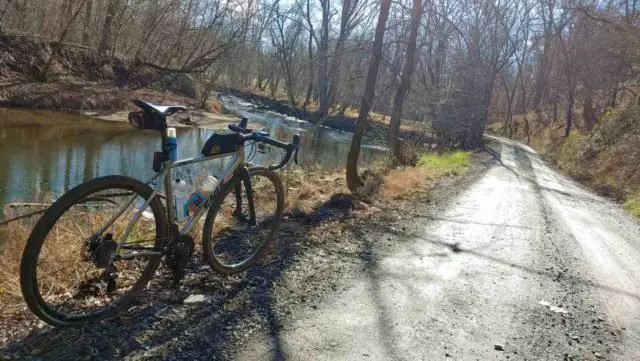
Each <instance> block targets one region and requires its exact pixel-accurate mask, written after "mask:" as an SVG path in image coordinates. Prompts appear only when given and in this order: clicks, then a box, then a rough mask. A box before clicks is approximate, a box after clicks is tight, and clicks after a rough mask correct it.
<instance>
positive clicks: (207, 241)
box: [202, 167, 284, 275]
mask: <svg viewBox="0 0 640 361" xmlns="http://www.w3.org/2000/svg"><path fill="white" fill-rule="evenodd" d="M249 179H250V185H251V186H250V187H251V191H252V192H251V193H252V195H253V197H252V198H253V211H252V207H251V204H250V203H249V201H248V195H247V187H246V182H245V181H243V177H241V176H240V175H236V176H234V178H233V179H232V180H231V181H230V182H229V183H227V184H225V185H224V186H223V187H222V189H221V190H220V193H218V194H217V195H216V197H215V198H214V201H213V204H212V206H211V208H210V209H209V212H208V213H207V217H206V219H205V223H204V227H203V228H204V229H203V235H202V249H203V254H204V259H205V260H206V262H207V263H208V264H209V266H211V268H212V269H213V270H215V271H217V272H219V273H222V274H226V275H229V274H233V273H237V272H241V271H244V270H245V269H247V268H249V267H251V266H252V265H254V264H255V263H256V261H257V260H258V259H259V258H260V257H261V256H262V254H263V253H264V251H265V250H266V248H267V246H268V245H269V244H270V243H271V242H272V241H273V240H274V238H275V237H276V233H277V232H278V228H279V227H280V223H281V222H282V215H283V213H284V188H283V186H282V181H280V178H279V177H278V175H277V174H276V173H275V172H273V171H271V170H268V169H266V168H262V167H252V168H250V169H249Z"/></svg>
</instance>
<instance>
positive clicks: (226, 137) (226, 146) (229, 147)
mask: <svg viewBox="0 0 640 361" xmlns="http://www.w3.org/2000/svg"><path fill="white" fill-rule="evenodd" d="M242 141H243V138H242V135H240V134H237V133H230V134H217V133H215V134H213V135H212V136H211V137H209V139H207V142H206V143H204V146H203V147H202V154H204V155H206V156H211V155H217V154H225V153H231V152H235V151H237V150H238V149H240V145H242Z"/></svg>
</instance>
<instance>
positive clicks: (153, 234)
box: [20, 100, 300, 326]
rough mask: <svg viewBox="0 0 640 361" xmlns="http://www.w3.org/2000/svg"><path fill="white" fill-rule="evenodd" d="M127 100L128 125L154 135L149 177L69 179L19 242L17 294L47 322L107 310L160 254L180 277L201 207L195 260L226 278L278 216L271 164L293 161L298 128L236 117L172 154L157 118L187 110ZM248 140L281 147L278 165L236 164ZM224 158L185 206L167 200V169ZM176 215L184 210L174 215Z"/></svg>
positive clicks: (93, 316) (122, 301) (136, 287)
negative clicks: (262, 125)
mask: <svg viewBox="0 0 640 361" xmlns="http://www.w3.org/2000/svg"><path fill="white" fill-rule="evenodd" d="M134 103H135V104H136V105H137V106H138V107H140V108H141V111H138V112H131V113H129V122H130V123H131V125H133V126H134V127H136V128H140V129H153V130H157V131H159V132H161V133H162V151H161V152H156V153H155V154H154V161H153V168H154V171H155V172H156V174H155V175H154V176H153V177H152V178H151V179H150V180H149V181H147V182H141V181H139V180H137V179H135V178H131V177H126V176H121V175H111V176H105V177H99V178H95V179H92V180H89V181H87V182H85V183H82V184H80V185H78V186H76V187H75V188H73V189H71V190H69V191H68V192H66V193H65V194H64V195H62V196H61V197H60V198H58V199H57V200H56V201H55V202H54V203H53V204H52V205H51V207H49V208H48V209H47V211H46V212H45V213H44V214H43V215H42V217H41V218H40V219H39V220H38V222H37V223H36V225H35V227H34V228H33V230H32V232H31V234H30V236H29V238H28V240H27V243H26V246H25V249H24V252H23V254H22V259H21V264H20V284H21V288H22V294H23V296H24V299H25V301H26V303H27V305H28V306H29V308H30V309H31V311H32V312H33V313H34V314H35V315H36V316H38V317H39V318H40V319H42V320H43V321H45V322H47V323H49V324H51V325H54V326H77V325H81V324H83V323H85V322H88V321H95V320H99V319H104V318H108V317H110V316H113V315H115V314H116V313H117V312H118V311H120V310H122V309H123V308H124V307H126V306H127V305H128V304H130V303H131V301H132V300H133V299H134V297H135V296H136V294H138V293H139V292H140V291H141V290H142V289H144V288H145V287H147V286H148V285H149V283H150V281H151V280H152V279H153V276H154V275H155V274H156V272H157V269H158V266H159V265H160V263H161V260H162V259H163V257H164V260H165V264H166V265H167V266H168V268H169V269H171V270H173V272H174V282H175V283H177V282H179V280H180V278H181V277H182V276H183V274H184V266H185V264H186V262H188V261H189V260H190V259H191V256H192V253H193V250H194V238H193V237H192V235H191V234H193V233H195V232H194V231H193V230H194V228H195V225H196V224H199V223H198V221H199V220H200V219H201V217H203V216H205V214H206V216H205V220H204V225H203V226H202V233H201V234H202V242H201V243H202V250H203V258H204V260H205V261H206V262H207V263H208V264H209V266H210V267H211V268H212V269H213V270H214V271H217V272H220V273H222V274H226V275H228V274H233V273H236V272H240V271H243V270H245V269H247V268H249V267H251V266H252V265H254V264H255V263H256V261H257V260H258V259H259V257H260V256H261V255H262V254H263V253H264V251H265V249H266V248H267V246H268V245H269V243H271V242H272V241H273V239H274V238H275V236H276V233H277V231H278V228H279V226H280V223H281V221H282V216H283V212H284V203H285V199H284V197H285V195H284V189H283V186H282V181H281V180H280V178H279V177H278V175H277V174H276V173H275V172H274V170H276V169H279V168H282V167H284V166H285V165H286V164H288V163H289V161H290V160H291V158H292V156H293V157H294V159H296V158H297V151H298V146H299V144H300V136H299V135H294V136H293V140H292V142H291V143H288V144H285V143H282V142H280V141H278V140H275V139H273V138H271V137H270V136H269V134H268V132H265V131H252V130H251V129H247V119H246V118H243V119H242V120H241V121H240V123H239V124H237V125H235V124H232V125H229V129H230V130H231V131H232V132H230V133H228V134H218V133H215V134H213V135H212V136H211V137H210V138H209V139H208V140H207V141H206V143H205V145H204V146H203V148H202V151H201V154H199V155H197V156H194V157H192V158H188V159H181V160H177V159H175V154H176V153H175V147H174V148H173V149H172V147H171V142H170V139H169V137H168V135H167V129H168V128H167V122H166V117H167V116H168V115H172V114H174V113H176V112H181V111H186V108H185V107H183V106H178V105H159V104H153V103H148V102H144V101H140V100H135V101H134ZM169 129H171V128H169ZM247 145H252V146H253V147H254V148H252V149H255V147H262V149H263V148H265V147H269V148H270V146H274V147H277V148H281V149H283V150H284V151H285V154H284V157H283V159H282V161H281V162H280V163H279V164H277V165H272V166H269V167H259V166H253V165H251V164H248V163H246V162H245V146H247ZM226 157H230V159H227V160H228V161H230V162H229V165H228V166H227V169H226V171H225V172H224V173H223V174H222V175H221V176H219V177H218V178H217V179H216V180H217V182H218V186H217V187H216V188H215V190H214V192H213V193H211V194H210V196H209V197H208V198H207V199H202V201H201V202H200V203H199V204H196V203H194V204H191V203H190V204H189V208H188V209H186V210H185V209H180V207H176V206H175V202H174V200H175V199H174V192H173V191H172V187H173V186H174V185H175V184H174V178H173V176H172V172H173V171H174V170H175V169H176V168H180V167H185V166H188V165H192V164H196V163H202V162H207V161H211V160H214V159H221V158H226ZM296 161H297V159H296ZM158 184H163V186H164V189H163V190H164V192H163V193H162V194H161V192H160V190H161V189H160V186H159V185H158ZM177 212H186V213H183V215H184V220H183V221H182V222H179V220H180V219H179V217H177V214H178V213H177ZM158 272H159V271H158Z"/></svg>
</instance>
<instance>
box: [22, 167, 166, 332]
mask: <svg viewBox="0 0 640 361" xmlns="http://www.w3.org/2000/svg"><path fill="white" fill-rule="evenodd" d="M105 189H126V190H130V191H132V192H135V193H137V194H138V195H140V196H142V197H143V198H144V199H148V198H149V197H150V196H151V194H152V192H153V190H152V189H151V188H150V187H149V186H148V185H146V184H144V183H142V182H140V181H138V180H136V179H134V178H130V177H125V176H106V177H100V178H95V179H92V180H90V181H87V182H85V183H82V184H80V185H78V186H76V187H74V188H73V189H71V190H69V191H68V192H66V193H65V194H64V195H62V196H61V197H60V198H58V199H57V200H56V201H55V202H54V203H53V204H52V205H51V207H49V208H48V209H47V211H46V212H45V213H44V214H43V215H42V217H40V219H39V220H38V222H37V223H36V225H35V227H34V228H33V230H32V232H31V234H30V236H29V238H28V239H27V243H26V245H25V249H24V251H23V254H22V259H21V262H20V285H21V289H22V294H23V297H24V299H25V301H26V303H27V305H28V306H29V309H30V310H31V311H32V312H33V313H34V314H35V315H36V316H37V317H38V318H40V319H41V320H43V321H45V322H46V323H48V324H50V325H53V326H58V327H73V326H79V325H82V324H84V323H86V322H91V321H97V320H101V319H104V318H108V317H110V316H112V315H114V314H116V313H117V312H118V311H120V310H121V309H122V308H124V307H126V306H127V305H128V304H129V303H130V302H131V301H132V300H133V298H134V296H135V295H136V294H137V293H139V292H140V291H141V290H142V289H143V288H144V287H145V286H146V285H147V283H148V282H149V280H150V279H151V278H152V277H153V275H154V273H155V270H156V269H157V267H158V266H159V264H160V261H161V258H162V256H161V255H157V256H149V257H148V262H147V264H146V266H145V268H144V269H143V270H142V274H141V276H140V277H139V278H138V279H137V281H135V284H133V285H132V286H131V288H130V289H129V290H128V291H127V292H126V293H125V294H124V295H123V296H121V297H119V298H118V299H117V301H116V302H115V303H116V304H108V307H105V308H104V309H103V310H101V311H97V312H93V313H88V314H85V315H80V316H72V315H65V314H62V313H60V312H58V311H57V310H55V309H53V308H52V307H51V306H50V305H49V304H47V302H46V301H45V300H44V299H43V297H42V295H41V294H40V290H39V287H38V285H37V282H38V281H37V274H36V272H37V266H38V258H39V256H40V251H41V249H42V246H43V243H44V241H45V239H46V238H47V235H48V234H49V232H50V231H51V230H52V228H53V227H54V226H55V225H56V222H57V221H58V220H59V219H60V218H61V217H62V216H63V214H64V213H65V212H66V211H67V210H69V209H70V208H71V207H73V206H74V205H78V204H81V203H82V201H83V200H84V199H85V197H86V196H87V195H90V194H92V193H95V192H100V191H102V190H105ZM149 208H150V209H151V211H152V212H153V216H154V217H155V227H156V228H155V234H156V238H155V241H154V248H155V249H158V250H159V251H161V250H162V247H163V244H164V240H165V239H166V237H167V234H168V226H167V219H166V215H165V213H164V206H163V205H162V202H161V201H160V199H159V197H155V198H154V199H153V200H152V201H151V202H150V203H149Z"/></svg>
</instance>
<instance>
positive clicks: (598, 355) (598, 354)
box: [593, 352, 604, 358]
mask: <svg viewBox="0 0 640 361" xmlns="http://www.w3.org/2000/svg"><path fill="white" fill-rule="evenodd" d="M593 356H595V357H596V358H604V356H603V355H602V354H601V353H599V352H595V353H594V354H593Z"/></svg>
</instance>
